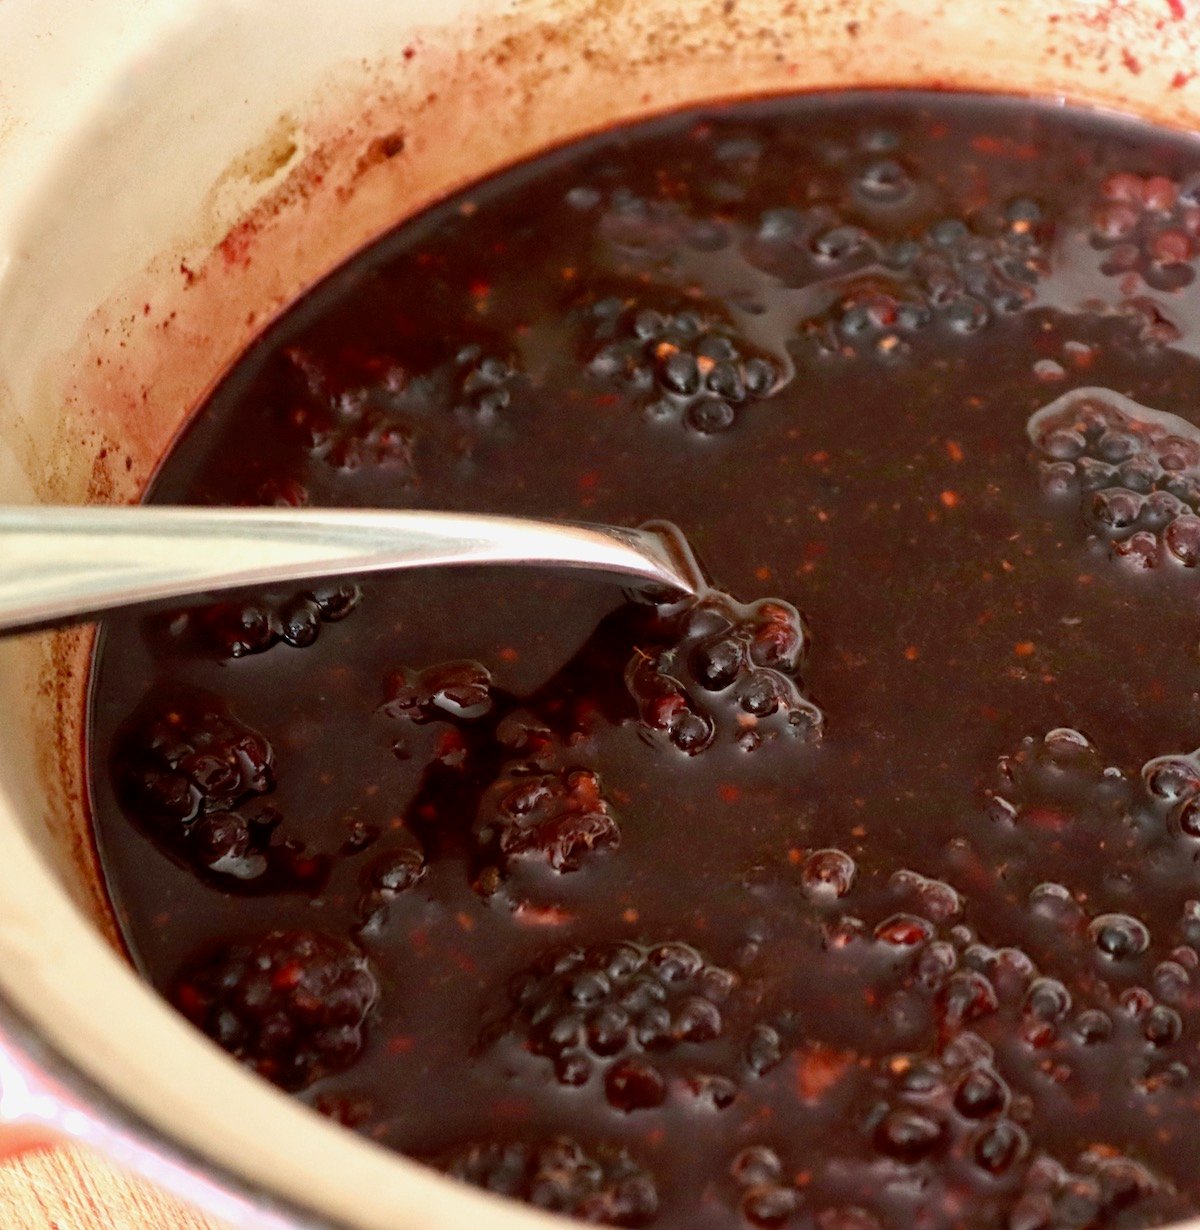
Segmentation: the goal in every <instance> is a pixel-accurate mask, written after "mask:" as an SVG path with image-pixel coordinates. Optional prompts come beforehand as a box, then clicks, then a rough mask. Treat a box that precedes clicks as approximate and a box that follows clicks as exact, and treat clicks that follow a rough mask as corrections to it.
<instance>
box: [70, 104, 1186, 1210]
mask: <svg viewBox="0 0 1200 1230" xmlns="http://www.w3.org/2000/svg"><path fill="white" fill-rule="evenodd" d="M1198 259H1200V144H1198V143H1197V141H1196V140H1195V139H1194V138H1189V137H1185V136H1177V135H1171V134H1168V133H1165V132H1161V131H1157V130H1153V129H1149V128H1145V127H1138V126H1135V125H1133V124H1131V123H1127V122H1124V121H1121V120H1118V119H1114V118H1112V117H1101V116H1097V115H1091V114H1088V113H1084V112H1076V111H1071V110H1064V109H1061V108H1056V109H1051V108H1049V107H1042V106H1039V105H1036V104H1033V103H1030V102H1026V101H1015V100H1002V99H980V98H962V97H937V96H926V95H900V94H893V95H887V94H884V95H829V96H817V97H809V98H802V99H790V100H778V101H772V102H767V103H761V104H755V105H746V106H736V107H726V108H718V109H714V110H712V111H709V112H704V113H693V114H687V115H679V116H673V117H670V118H667V119H663V120H659V121H655V122H653V123H651V124H647V125H644V126H641V127H637V128H631V129H628V130H620V131H614V132H609V133H605V134H603V135H601V136H598V137H595V138H593V139H591V140H589V141H587V142H584V143H582V144H580V145H577V146H573V147H570V148H567V149H564V150H561V151H559V152H557V153H554V154H551V155H549V156H548V157H546V158H544V159H541V160H540V161H536V162H533V163H531V164H529V165H526V166H522V167H518V168H516V169H514V170H512V171H509V172H507V173H506V174H504V175H501V176H498V177H497V178H495V179H492V180H489V181H487V182H486V183H482V184H480V185H478V186H477V187H476V188H474V189H472V190H471V191H469V192H467V193H465V194H464V195H462V196H459V197H457V198H455V199H453V200H450V201H448V202H446V203H445V204H444V205H441V206H439V207H438V208H436V209H434V210H432V211H430V212H429V213H427V214H425V215H423V216H422V217H419V218H417V219H416V220H414V221H412V222H410V223H407V224H405V225H404V226H402V227H401V228H399V229H398V230H397V231H396V232H395V233H393V234H392V235H390V236H389V237H387V238H386V239H384V240H383V241H381V242H380V243H378V244H377V245H375V246H374V247H372V248H371V249H370V250H368V251H366V252H364V253H363V254H362V255H361V256H360V257H358V258H356V259H355V260H354V261H352V262H351V263H350V264H349V265H347V266H346V267H345V268H344V269H342V270H340V271H339V272H338V273H336V274H335V275H334V276H333V277H332V278H330V279H329V280H328V281H327V282H326V283H325V284H324V285H322V286H321V287H319V288H318V289H317V290H316V291H315V292H313V293H312V294H311V295H310V296H309V297H308V298H306V299H305V300H303V301H302V302H301V303H300V304H298V305H297V306H296V307H295V308H294V309H293V310H292V311H291V312H290V313H288V314H287V315H286V316H285V317H284V318H283V319H282V320H281V321H280V322H279V323H278V324H277V325H275V326H274V327H273V328H272V329H271V330H270V332H269V333H268V334H267V336H265V337H264V338H263V339H262V341H261V342H260V343H258V344H257V345H256V346H255V347H254V348H253V349H252V350H251V351H250V352H249V353H248V354H247V355H246V356H245V358H244V359H243V360H242V361H241V362H240V363H239V364H238V365H237V366H236V368H235V369H234V370H233V371H232V372H231V373H230V375H229V376H228V378H227V379H226V380H225V381H224V383H223V384H222V386H221V387H220V388H219V389H218V391H217V392H216V394H215V395H214V396H213V398H212V399H211V401H210V402H209V403H208V404H207V405H206V406H205V407H204V409H203V410H202V411H201V413H200V414H199V416H198V417H197V418H196V420H195V422H194V423H193V425H192V426H191V427H190V429H189V430H188V432H187V433H186V434H185V436H184V437H183V439H182V440H181V441H180V443H179V444H178V446H177V447H176V448H175V450H174V451H173V453H172V454H171V456H170V457H169V458H168V459H167V461H166V463H165V464H164V466H163V468H162V471H161V473H160V474H159V476H158V478H157V480H156V482H155V484H154V487H153V489H152V491H151V493H150V497H149V498H150V500H151V501H152V502H158V503H176V502H184V503H189V502H190V503H199V504H247V505H253V504H287V505H305V504H309V505H318V506H320V505H365V506H382V507H388V506H390V507H402V508H433V509H452V510H470V511H485V512H493V513H510V514H529V515H537V516H546V517H562V518H573V519H582V520H594V521H598V522H608V523H615V524H623V525H636V524H639V523H641V522H644V521H646V520H649V519H652V518H666V519H669V520H671V521H674V522H675V523H677V524H678V525H679V526H680V527H681V528H682V529H683V530H684V532H685V533H686V534H687V535H688V537H689V539H690V540H691V542H692V543H693V544H694V546H695V547H696V550H697V552H698V553H699V555H700V557H701V558H702V560H703V561H704V563H705V565H706V567H707V569H708V571H709V573H710V574H711V576H712V578H713V585H714V589H713V590H712V592H711V593H708V594H706V595H705V596H703V597H702V598H701V599H699V600H697V601H694V602H689V603H680V604H676V605H658V606H655V605H652V604H648V603H644V602H643V603H635V602H630V601H626V600H625V599H624V597H623V595H622V594H621V593H620V591H619V590H618V589H616V588H615V587H613V586H612V585H608V584H605V583H602V582H599V581H596V580H594V579H586V578H584V579H568V578H565V577H563V576H561V575H559V576H556V575H549V574H541V573H537V572H532V571H530V572H520V573H518V572H513V571H489V570H477V571H466V570H464V571H436V572H428V573H425V574H421V575H416V574H409V575H407V576H404V577H397V578H392V579H383V580H380V579H372V580H370V581H366V582H363V583H362V584H361V585H358V584H355V583H354V582H353V580H352V579H351V580H348V581H347V582H345V583H344V584H343V583H335V584H328V585H325V584H322V585H312V586H307V587H306V586H296V587H294V588H291V589H286V590H277V591H272V592H264V593H259V594H254V595H252V596H250V597H238V598H234V599H225V600H221V601H210V602H204V603H197V604H194V605H189V606H186V607H183V608H181V609H179V610H174V611H168V612H165V613H159V614H155V615H151V616H148V617H145V618H139V619H133V618H128V619H114V620H112V621H110V622H109V624H108V626H107V630H106V632H105V636H104V641H103V647H102V651H101V653H100V655H99V658H98V663H97V668H96V687H95V698H94V708H93V722H92V751H93V779H94V780H93V786H94V801H95V813H96V823H97V836H98V841H99V844H100V848H101V851H102V855H103V859H104V865H105V867H106V870H107V875H108V879H109V885H110V888H111V892H112V896H113V900H114V902H115V904H116V907H117V910H118V912H119V916H120V921H121V924H122V926H123V928H124V931H125V934H126V936H127V938H128V942H129V946H130V948H131V950H132V952H133V954H134V956H135V959H136V960H137V962H138V964H139V966H140V968H141V969H142V971H143V972H144V973H145V975H146V977H147V978H149V979H150V980H151V981H152V982H153V983H154V984H155V985H156V986H157V987H159V988H160V989H161V991H162V993H163V994H164V995H165V996H167V997H169V998H170V999H171V1001H172V1002H173V1003H174V1004H175V1005H176V1006H177V1007H178V1008H179V1010H180V1011H181V1012H183V1013H184V1014H186V1015H187V1016H188V1017H189V1018H190V1019H191V1020H192V1021H193V1022H194V1023H195V1024H196V1025H197V1026H198V1027H199V1028H200V1029H202V1030H204V1031H205V1032H206V1033H208V1034H209V1035H210V1036H211V1037H212V1038H213V1039H214V1040H215V1041H216V1042H217V1043H219V1044H220V1045H221V1046H223V1047H225V1048H226V1049H227V1050H228V1051H230V1052H231V1053H232V1054H233V1055H234V1056H236V1057H237V1058H238V1059H239V1060H241V1061H242V1062H243V1063H245V1064H246V1065H248V1066H249V1067H251V1068H253V1069H255V1070H256V1071H258V1072H259V1073H261V1074H262V1075H263V1076H264V1077H266V1078H268V1079H270V1080H272V1081H274V1082H276V1083H277V1084H279V1085H280V1086H282V1087H283V1088H285V1089H288V1090H290V1091H292V1092H294V1093H295V1094H296V1095H297V1096H298V1097H300V1098H302V1099H303V1100H305V1101H306V1102H308V1103H309V1104H310V1105H312V1106H313V1107H315V1108H316V1109H317V1110H318V1111H319V1112H320V1113H322V1114H325V1115H328V1116H331V1117H332V1118H334V1119H336V1120H338V1121H340V1122H342V1123H344V1124H346V1125H347V1126H348V1127H349V1128H351V1129H353V1130H354V1131H357V1132H360V1133H362V1134H364V1135H365V1136H367V1137H369V1138H371V1139H373V1140H377V1141H380V1142H382V1143H383V1144H385V1145H387V1146H390V1147H392V1148H394V1149H397V1150H401V1151H403V1152H405V1153H408V1154H411V1155H412V1156H414V1157H417V1158H420V1159H422V1160H425V1161H427V1162H429V1163H430V1164H431V1165H434V1166H437V1167H440V1168H441V1169H443V1170H445V1171H446V1172H448V1173H450V1174H452V1175H455V1176H457V1177H459V1178H460V1179H463V1180H466V1181H468V1182H471V1183H475V1184H478V1185H481V1186H483V1187H485V1188H488V1189H490V1190H492V1191H495V1192H499V1193H503V1194H505V1195H508V1196H513V1197H516V1198H518V1199H521V1200H526V1201H530V1202H532V1203H534V1204H536V1205H539V1206H542V1207H544V1208H547V1209H552V1210H557V1211H560V1212H563V1213H566V1214H569V1215H572V1216H575V1217H577V1218H581V1219H583V1220H585V1221H593V1222H608V1223H612V1224H615V1225H619V1226H632V1227H640V1226H650V1225H653V1226H656V1227H662V1228H663V1230H667V1228H670V1230H684V1228H687V1230H706V1228H711V1230H728V1228H732V1227H739V1226H743V1225H747V1226H751V1227H763V1228H768V1230H769V1228H776V1227H785V1226H787V1227H792V1228H794V1230H905V1228H908V1227H921V1228H925V1230H940V1228H946V1230H950V1228H952V1227H971V1228H974V1227H981V1228H982V1227H997V1228H1004V1230H1051V1228H1058V1227H1061V1228H1064V1230H1084V1228H1087V1227H1135V1226H1156V1225H1163V1224H1166V1223H1168V1222H1170V1221H1171V1220H1173V1219H1176V1218H1179V1217H1181V1216H1183V1215H1185V1214H1187V1213H1189V1212H1193V1211H1196V1210H1198V1209H1200V1132H1198V1131H1197V1123H1198V1120H1200V755H1198V754H1197V753H1196V752H1195V751H1194V749H1195V748H1196V747H1197V745H1200V569H1198V566H1200V426H1198V424H1200V283H1198V282H1197V280H1196V277H1195V275H1196V267H1197V260H1198Z"/></svg>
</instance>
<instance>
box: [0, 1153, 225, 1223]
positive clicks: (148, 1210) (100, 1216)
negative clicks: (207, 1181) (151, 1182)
mask: <svg viewBox="0 0 1200 1230" xmlns="http://www.w3.org/2000/svg"><path fill="white" fill-rule="evenodd" d="M0 1230H222V1227H221V1226H220V1225H218V1223H217V1222H214V1221H213V1220H211V1219H210V1218H208V1217H205V1216H203V1215H202V1214H200V1213H195V1212H192V1211H190V1210H189V1209H186V1208H185V1207H184V1206H183V1205H181V1204H180V1203H179V1202H178V1201H177V1200H175V1199H174V1198H173V1197H171V1196H166V1195H164V1194H162V1193H161V1192H158V1191H156V1190H154V1189H152V1188H150V1187H148V1186H146V1185H145V1184H143V1183H141V1182H139V1181H137V1180H135V1179H132V1178H130V1177H129V1176H127V1175H125V1174H122V1173H120V1172H119V1171H117V1170H115V1169H114V1168H113V1167H112V1166H110V1165H109V1164H108V1163H107V1162H106V1161H105V1160H104V1159H103V1158H101V1157H98V1156H97V1155H95V1154H92V1153H88V1152H86V1151H84V1150H80V1149H75V1148H60V1149H53V1150H40V1151H37V1152H33V1153H26V1154H24V1155H23V1156H22V1157H19V1158H17V1159H15V1160H13V1161H9V1162H6V1163H5V1164H4V1165H3V1166H2V1167H0Z"/></svg>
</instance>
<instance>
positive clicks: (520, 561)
mask: <svg viewBox="0 0 1200 1230" xmlns="http://www.w3.org/2000/svg"><path fill="white" fill-rule="evenodd" d="M464 564H500V565H510V566H511V565H524V566H526V567H538V568H547V569H563V570H565V571H574V572H591V573H597V574H600V575H602V576H606V577H609V578H611V579H612V580H614V581H617V582H619V583H620V584H621V585H623V586H624V587H626V588H627V589H631V590H635V591H637V592H639V593H642V594H647V595H650V596H655V595H659V594H661V595H662V596H664V597H683V596H687V595H691V594H695V593H697V592H698V591H699V590H700V589H702V588H703V585H704V581H703V577H702V575H701V574H700V571H699V568H698V566H697V564H696V561H695V558H694V556H693V555H692V552H691V550H690V548H689V547H688V545H687V542H686V540H685V539H684V537H683V535H682V534H681V533H680V532H679V530H678V529H676V528H675V526H673V525H671V524H670V523H669V522H665V521H660V522H651V523H649V524H647V525H644V526H642V527H641V528H639V529H622V528H618V527H614V526H607V525H583V524H575V523H569V522H555V521H542V520H534V519H529V518H520V517H493V516H483V515H476V514H468V513H444V512H420V511H402V512H396V511H387V510H371V509H308V508H305V509H291V508H191V507H189V508H166V507H158V506H145V505H141V506H137V507H108V506H97V507H88V508H75V507H48V506H37V505H32V506H27V507H25V506H23V507H0V634H3V633H12V632H21V631H28V630H32V629H34V628H40V627H48V626H52V625H55V624H62V623H71V622H82V621H85V620H87V619H89V618H91V617H94V616H96V615H100V614H102V613H104V612H105V611H112V610H116V609H119V608H126V607H140V606H147V605H151V604H155V603H159V602H163V601H168V600H171V599H179V598H187V597H194V596H199V595H206V594H211V593H214V592H218V591H222V590H229V589H239V588H242V587H244V586H255V585H277V584H282V583H285V582H291V581H310V580H316V579H319V578H326V577H335V576H348V575H357V574H362V573H369V572H393V571H398V570H400V569H406V568H428V567H440V566H446V565H464Z"/></svg>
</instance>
